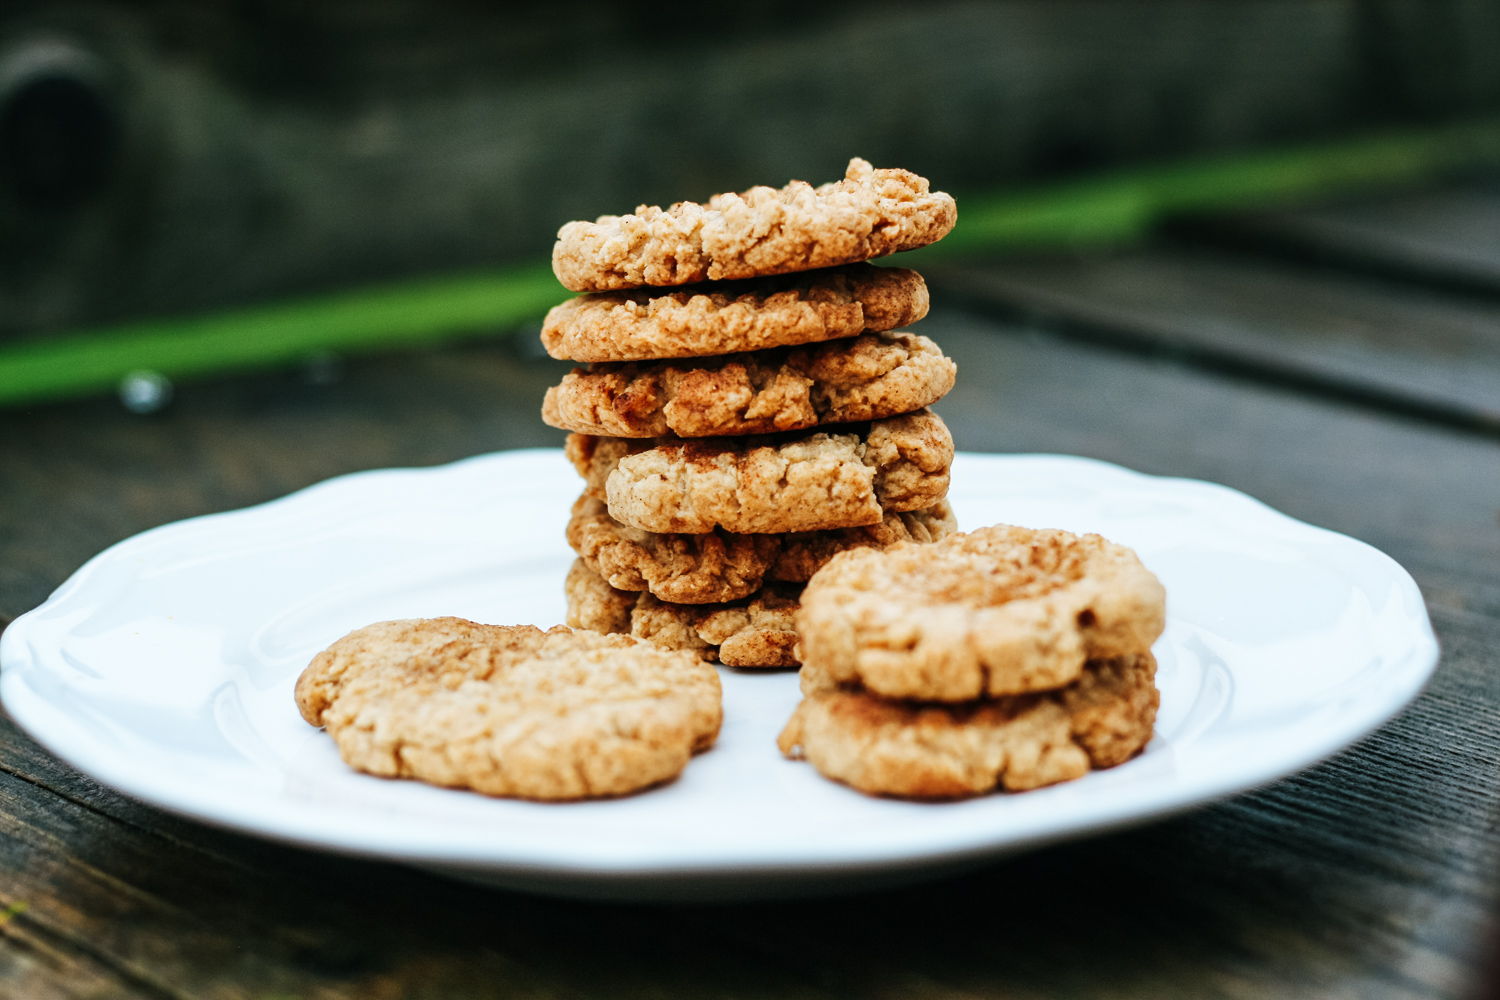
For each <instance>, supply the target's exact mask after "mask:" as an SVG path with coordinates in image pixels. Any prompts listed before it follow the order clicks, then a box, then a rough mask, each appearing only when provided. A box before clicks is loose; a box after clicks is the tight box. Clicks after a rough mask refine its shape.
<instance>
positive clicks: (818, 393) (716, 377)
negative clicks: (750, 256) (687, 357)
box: [542, 332, 958, 438]
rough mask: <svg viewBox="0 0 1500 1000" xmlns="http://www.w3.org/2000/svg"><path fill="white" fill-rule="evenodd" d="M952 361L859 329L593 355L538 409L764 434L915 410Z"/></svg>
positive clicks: (933, 350) (609, 429) (588, 424)
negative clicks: (813, 340) (799, 339)
mask: <svg viewBox="0 0 1500 1000" xmlns="http://www.w3.org/2000/svg"><path fill="white" fill-rule="evenodd" d="M957 371H958V369H957V366H956V365H954V363H953V362H952V361H951V360H950V359H948V358H947V357H944V355H943V352H942V351H941V350H940V349H939V348H938V346H937V345H936V344H934V343H933V342H932V341H930V340H928V339H927V338H926V337H920V336H917V335H916V334H912V333H905V332H891V333H879V334H875V333H867V334H864V335H862V336H859V337H853V338H849V339H845V340H838V341H834V342H833V343H831V344H821V345H819V346H817V347H795V348H781V349H778V350H772V351H757V352H755V353H751V354H731V355H728V356H725V357H718V358H704V359H702V360H701V361H696V362H692V361H656V362H650V363H636V362H627V363H624V364H603V365H594V366H593V367H592V368H591V369H589V370H588V371H584V370H583V369H581V368H575V369H573V372H572V373H571V374H570V375H568V376H566V377H565V378H564V379H563V381H562V384H561V385H557V386H553V387H552V388H551V389H548V390H547V398H546V400H545V401H544V402H543V403H542V419H543V420H545V421H546V422H547V423H549V424H551V425H552V426H553V427H561V428H562V429H564V430H569V431H575V432H577V433H579V434H594V435H599V436H604V437H628V438H651V437H666V436H668V435H676V436H677V437H684V438H696V437H717V436H721V435H729V434H773V433H776V432H779V431H795V430H803V429H806V428H809V427H817V426H819V425H822V424H847V423H855V422H859V421H866V420H881V419H883V418H885V417H894V416H897V415H898V414H902V413H910V412H912V411H913V410H920V409H922V408H923V407H925V406H927V405H928V404H930V403H935V402H937V401H938V400H939V399H942V398H943V396H944V395H945V394H946V393H947V392H948V390H949V389H951V388H953V379H954V375H955V374H956V373H957Z"/></svg>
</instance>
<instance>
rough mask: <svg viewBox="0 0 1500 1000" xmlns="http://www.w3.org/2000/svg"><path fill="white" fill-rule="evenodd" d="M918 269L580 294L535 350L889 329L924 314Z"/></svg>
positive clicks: (759, 344)
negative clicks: (541, 348)
mask: <svg viewBox="0 0 1500 1000" xmlns="http://www.w3.org/2000/svg"><path fill="white" fill-rule="evenodd" d="M927 304H928V297H927V285H926V283H925V282H924V281H923V280H922V276H921V275H920V274H918V273H917V272H915V271H908V270H906V269H905V268H900V267H876V266H875V265H874V264H851V265H849V266H847V267H839V268H833V269H831V270H827V271H812V272H808V273H805V274H789V275H783V276H781V277H771V278H756V279H751V280H747V281H732V282H719V283H715V284H710V285H694V286H692V287H690V288H676V289H640V290H636V291H622V292H599V293H596V294H593V295H581V296H579V297H578V298H576V299H569V300H568V301H567V302H564V303H562V304H561V305H558V306H554V307H553V308H552V310H551V311H550V312H548V313H547V318H546V319H545V320H543V321H542V346H543V347H545V348H546V349H547V353H548V354H550V355H552V356H553V357H554V358H560V359H564V360H571V361H589V362H594V361H648V360H653V359H659V358H687V357H704V356H713V355H719V354H732V353H734V352H736V351H760V350H765V349H767V348H772V347H785V346H790V345H797V344H816V343H820V342H822V341H825V340H834V339H837V338H840V337H853V336H856V335H858V334H860V333H864V332H866V331H876V332H879V331H883V330H894V329H895V328H896V327H898V326H906V325H907V324H909V323H915V322H916V321H917V320H919V319H921V318H922V317H923V316H926V315H927Z"/></svg>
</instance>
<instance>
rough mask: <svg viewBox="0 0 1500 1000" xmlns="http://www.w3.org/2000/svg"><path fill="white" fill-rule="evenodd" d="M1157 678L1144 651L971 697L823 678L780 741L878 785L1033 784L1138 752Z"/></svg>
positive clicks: (847, 777) (824, 765)
mask: <svg viewBox="0 0 1500 1000" xmlns="http://www.w3.org/2000/svg"><path fill="white" fill-rule="evenodd" d="M806 669H807V668H806V667H804V668H803V670H804V671H805V670H806ZM1155 676H1156V660H1155V659H1154V658H1153V657H1152V656H1151V654H1150V653H1137V654H1135V655H1133V656H1123V657H1119V658H1116V659H1108V660H1090V661H1089V662H1088V663H1087V664H1086V665H1085V666H1084V668H1083V671H1082V672H1081V673H1080V674H1079V676H1078V678H1077V679H1076V680H1074V681H1073V682H1072V683H1071V684H1069V685H1068V686H1067V687H1064V688H1061V689H1058V690H1055V691H1047V692H1044V693H1040V694H1026V695H1012V696H1009V697H1003V698H995V699H986V700H983V701H975V702H965V703H963V704H960V705H937V704H932V703H925V704H924V703H921V702H910V701H894V700H889V699H885V698H880V697H878V696H876V695H873V694H870V693H869V692H868V691H864V690H859V689H846V688H838V687H821V688H817V689H815V690H814V691H813V692H812V693H810V694H809V695H808V696H807V697H806V698H805V699H804V700H803V702H802V703H801V704H800V705H798V706H797V709H796V711H795V712H793V714H792V718H791V721H789V722H788V723H787V726H786V729H785V730H783V731H782V734H781V738H780V739H779V740H778V741H777V743H778V745H779V746H780V748H781V751H782V753H784V754H787V755H788V756H799V757H804V758H806V759H807V760H809V761H811V762H812V764H813V766H814V767H816V768H817V769H818V771H819V772H820V773H822V774H823V775H824V776H825V777H829V778H833V779H834V780H836V781H842V782H844V783H845V784H847V785H850V786H852V787H854V788H857V789H859V790H860V791H861V792H865V793H867V794H870V795H899V796H904V797H910V798H925V799H936V798H956V797H958V796H964V795H980V794H983V793H984V792H988V791H990V790H992V789H994V788H996V787H997V786H998V787H1001V788H1004V789H1005V790H1006V791H1011V792H1019V791H1025V790H1027V789H1031V788H1040V787H1041V786H1043V785H1051V784H1055V783H1057V782H1059V781H1069V780H1071V779H1073V778H1080V777H1082V776H1083V775H1084V774H1086V773H1087V772H1088V771H1089V769H1090V768H1105V767H1114V766H1115V765H1116V764H1120V763H1123V762H1124V761H1127V760H1129V759H1130V758H1131V757H1133V756H1135V755H1136V754H1137V753H1139V752H1140V751H1141V749H1142V748H1143V747H1145V745H1146V744H1147V743H1148V742H1149V741H1150V739H1151V730H1152V726H1153V725H1154V724H1155V721H1156V709H1157V706H1158V705H1159V703H1160V696H1159V695H1158V693H1157V690H1156V684H1155Z"/></svg>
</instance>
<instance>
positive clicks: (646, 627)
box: [542, 159, 957, 667]
mask: <svg viewBox="0 0 1500 1000" xmlns="http://www.w3.org/2000/svg"><path fill="white" fill-rule="evenodd" d="M956 217H957V210H956V208H955V205H954V202H953V199H952V198H951V197H949V196H948V195H946V194H943V193H942V192H932V191H930V190H929V189H928V183H927V181H926V180H925V179H923V178H921V177H918V176H916V175H915V174H912V173H909V172H908V171H904V170H876V169H874V168H873V167H872V166H871V165H870V164H869V163H866V162H865V161H863V160H859V159H855V160H852V161H850V163H849V167H848V171H847V172H846V174H845V177H844V179H843V180H842V181H838V182H835V183H831V184H825V185H823V186H822V187H818V188H814V187H812V186H811V185H808V184H806V183H803V182H800V181H795V182H793V183H791V184H789V185H787V186H786V187H784V188H782V189H780V190H776V189H773V188H769V187H757V188H752V189H750V190H749V191H746V192H744V193H742V194H721V195H716V196H714V197H713V198H711V199H710V200H709V202H708V203H707V204H706V205H699V204H696V203H693V202H681V203H678V204H676V205H673V206H672V207H671V208H669V209H666V210H662V209H660V208H657V207H646V206H642V207H640V208H638V209H636V211H635V213H634V214H632V215H624V216H605V217H603V218H600V219H599V220H598V221H597V222H571V223H568V224H567V225H565V226H563V227H562V229H561V231H560V232H559V233H558V241H557V245H556V246H555V248H554V250H553V255H552V264H553V270H554V271H555V272H556V274H557V277H558V279H559V280H560V281H561V282H562V283H563V284H564V285H565V286H567V287H568V288H569V289H570V290H572V291H576V292H583V293H585V294H583V295H580V296H579V297H578V298H576V299H573V300H571V301H569V302H566V303H564V304H562V305H560V306H558V307H557V308H555V309H553V310H552V312H551V313H549V314H548V316H547V319H546V321H545V323H544V325H543V328H542V342H543V344H544V345H545V347H546V349H547V352H548V353H549V354H551V355H552V356H553V357H555V358H566V359H571V360H574V361H579V362H586V363H587V364H588V367H587V368H576V369H574V370H573V372H572V373H571V374H570V375H568V376H567V377H566V378H565V379H564V380H563V382H562V384H561V385H558V386H556V387H554V388H553V389H551V390H549V391H548V393H547V398H546V402H545V404H544V406H543V409H542V417H543V419H544V420H545V421H546V422H547V423H549V424H551V425H552V426H554V427H560V428H563V429H565V430H569V431H572V432H573V433H572V434H571V435H570V436H569V438H568V443H567V453H568V456H569V458H570V459H571V460H572V462H573V464H574V466H575V467H576V468H577V469H578V472H579V474H580V475H581V476H582V477H583V480H584V484H585V485H584V490H583V495H582V496H581V497H579V499H578V502H577V503H576V504H575V505H574V508H573V514H572V520H571V521H570V523H569V525H568V529H567V537H568V541H569V543H570V544H571V545H572V547H573V549H574V550H575V551H576V552H577V553H578V560H577V562H576V563H575V564H574V566H573V569H572V571H571V572H570V574H569V576H568V580H567V585H566V586H567V596H568V624H569V625H571V626H574V627H578V628H586V629H592V630H595V631H598V632H607V633H608V632H625V633H630V634H631V635H633V636H635V637H638V638H645V639H650V640H651V641H652V642H654V643H656V644H657V645H659V646H664V647H667V648H672V649H688V650H693V651H696V652H697V653H698V654H699V655H700V656H701V657H702V658H704V659H706V660H710V661H714V660H717V661H719V662H722V663H725V664H728V665H731V666H739V667H785V666H795V665H796V664H797V662H798V659H797V654H796V644H797V633H796V631H795V628H794V625H793V614H794V613H795V611H796V609H797V607H798V601H799V597H800V594H801V591H802V588H803V586H804V585H805V584H806V583H807V581H808V580H809V579H810V578H811V577H812V575H813V573H814V572H816V571H817V570H818V569H819V568H820V567H821V566H823V564H825V563H827V562H828V560H829V559H831V558H832V557H833V556H834V555H835V554H837V553H840V552H845V551H849V550H859V549H871V550H879V549H883V548H886V547H888V546H891V545H896V544H899V543H914V544H927V543H932V542H935V541H938V540H939V539H941V538H944V537H946V536H948V535H950V534H952V533H953V531H954V530H955V527H956V525H955V523H954V519H953V514H952V512H951V510H950V509H949V508H948V505H947V503H946V501H945V500H944V497H945V496H946V494H947V491H948V470H949V465H950V463H951V462H952V458H953V442H952V438H951V437H950V436H949V434H948V430H947V428H946V427H945V426H944V425H943V422H942V420H941V419H940V418H939V417H937V416H936V415H935V414H933V413H931V412H929V411H928V410H927V409H926V407H927V406H929V405H930V404H932V403H934V402H936V401H937V400H938V399H940V398H941V397H942V396H943V395H944V394H945V393H946V392H947V391H948V390H949V389H950V388H952V386H953V381H954V376H955V373H956V370H955V366H954V364H953V362H952V361H951V360H949V359H948V358H947V357H945V356H944V355H943V353H942V351H941V350H939V349H938V347H937V345H936V344H934V343H933V342H932V341H930V340H928V339H927V338H926V337H922V336H919V335H916V334H913V333H908V332H904V331H901V330H900V329H899V328H901V327H903V326H906V325H908V324H911V323H914V322H916V321H917V320H920V319H921V318H922V317H923V316H924V315H926V313H927V301H928V300H927V288H926V285H925V283H924V282H923V281H922V277H921V276H920V275H919V274H917V273H915V272H914V271H910V270H905V269H901V268H883V267H877V266H875V265H872V264H869V263H867V261H869V260H870V259H872V258H875V257H881V256H885V255H887V254H891V253H895V252H897V251H901V250H911V249H915V248H917V247H921V246H925V245H927V244H929V243H932V242H934V241H936V240H938V239H941V238H942V237H943V236H944V235H946V234H947V233H948V231H949V230H951V229H952V228H953V224H954V221H955V220H956Z"/></svg>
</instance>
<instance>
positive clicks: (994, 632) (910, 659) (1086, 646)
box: [797, 525, 1166, 701]
mask: <svg viewBox="0 0 1500 1000" xmlns="http://www.w3.org/2000/svg"><path fill="white" fill-rule="evenodd" d="M1165 623H1166V592H1165V591H1164V590H1163V588H1162V585H1161V583H1160V582H1159V581H1158V580H1157V579H1156V577H1155V576H1153V575H1152V574H1151V572H1150V571H1149V570H1147V569H1146V567H1144V566H1142V565H1141V561H1140V560H1139V559H1138V558H1136V555H1135V553H1134V552H1132V551H1131V550H1130V549H1127V548H1125V547H1124V546H1121V545H1116V544H1114V543H1112V542H1109V541H1106V540H1105V539H1103V538H1100V537H1099V536H1098V535H1083V536H1078V535H1073V534H1070V533H1068V532H1066V531H1053V530H1034V529H1030V528H1017V527H1011V526H1009V525H996V526H994V527H991V528H981V529H979V530H978V531H973V532H969V533H968V534H963V533H959V534H954V535H950V536H948V537H947V538H945V539H943V540H942V541H940V542H937V543H934V544H932V545H922V546H918V545H911V544H901V545H894V546H891V547H890V548H887V549H884V550H878V551H877V550H874V549H858V550H855V551H850V552H845V553H841V554H840V555H837V556H835V557H834V558H833V559H832V560H830V561H829V562H828V564H827V565H826V566H824V567H823V568H822V569H820V570H819V571H818V572H817V574H816V575H815V576H814V577H813V578H812V580H811V581H810V582H809V583H808V585H807V590H806V592H805V593H804V594H803V595H802V609H801V611H799V612H798V616H797V628H798V631H799V632H800V633H801V635H802V655H803V660H804V662H806V663H808V664H810V665H813V666H814V667H815V668H816V669H817V670H820V671H823V672H824V673H826V674H827V675H828V676H829V677H830V678H832V680H833V681H834V682H836V683H841V684H844V683H859V684H862V685H863V686H864V687H865V688H867V689H868V690H869V691H871V692H872V693H874V694H877V695H881V696H884V697H887V698H917V699H922V700H931V701H968V700H970V699H973V698H978V697H981V696H986V695H988V696H998V695H1008V694H1019V693H1022V692H1026V691H1038V690H1045V689H1047V688H1055V687H1061V686H1062V685H1064V684H1068V683H1071V682H1072V681H1074V680H1076V679H1077V677H1078V675H1079V673H1080V672H1081V671H1082V670H1083V665H1084V662H1085V661H1086V660H1091V659H1106V658H1111V657H1117V656H1125V655H1128V654H1132V653H1142V652H1145V651H1146V650H1148V649H1149V648H1150V647H1151V644H1152V643H1153V642H1154V641H1156V638H1157V637H1158V636H1159V635H1161V632H1162V629H1163V628H1164V627H1165Z"/></svg>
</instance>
